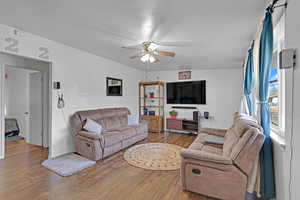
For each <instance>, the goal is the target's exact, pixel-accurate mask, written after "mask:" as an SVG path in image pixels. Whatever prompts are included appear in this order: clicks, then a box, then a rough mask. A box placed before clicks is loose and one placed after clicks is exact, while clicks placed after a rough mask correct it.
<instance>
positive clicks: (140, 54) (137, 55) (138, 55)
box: [129, 53, 145, 59]
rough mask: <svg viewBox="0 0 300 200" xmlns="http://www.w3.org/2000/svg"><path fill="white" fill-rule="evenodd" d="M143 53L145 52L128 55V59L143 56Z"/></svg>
mask: <svg viewBox="0 0 300 200" xmlns="http://www.w3.org/2000/svg"><path fill="white" fill-rule="evenodd" d="M144 55H145V53H139V54H136V55H133V56H130V57H129V58H130V59H135V58H140V57H142V56H144Z"/></svg>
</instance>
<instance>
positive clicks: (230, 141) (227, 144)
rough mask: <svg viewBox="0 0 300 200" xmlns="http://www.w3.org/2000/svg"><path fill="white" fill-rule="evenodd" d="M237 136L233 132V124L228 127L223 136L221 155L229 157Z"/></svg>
mask: <svg viewBox="0 0 300 200" xmlns="http://www.w3.org/2000/svg"><path fill="white" fill-rule="evenodd" d="M238 139H239V138H238V136H237V134H236V133H235V129H234V126H232V127H230V128H229V129H228V130H227V132H226V134H225V137H224V145H223V156H225V157H229V156H230V154H231V151H232V148H233V147H234V145H235V144H236V143H237V142H238Z"/></svg>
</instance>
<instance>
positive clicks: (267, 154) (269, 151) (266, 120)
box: [259, 9, 275, 199]
mask: <svg viewBox="0 0 300 200" xmlns="http://www.w3.org/2000/svg"><path fill="white" fill-rule="evenodd" d="M272 54H273V24H272V12H271V10H270V9H268V10H267V12H266V16H265V19H264V22H263V30H262V33H261V41H260V53H259V101H260V120H261V126H262V127H263V129H264V134H265V137H266V139H265V143H264V145H263V147H262V150H261V152H260V167H261V194H262V197H263V198H264V199H271V198H275V177H274V164H273V147H272V141H271V138H270V113H269V105H268V96H269V81H270V71H271V68H272Z"/></svg>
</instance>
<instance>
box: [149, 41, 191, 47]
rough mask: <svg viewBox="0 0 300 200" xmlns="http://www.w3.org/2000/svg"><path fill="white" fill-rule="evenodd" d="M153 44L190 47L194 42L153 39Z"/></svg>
mask: <svg viewBox="0 0 300 200" xmlns="http://www.w3.org/2000/svg"><path fill="white" fill-rule="evenodd" d="M154 43H155V44H157V45H159V46H169V47H190V46H195V45H196V43H195V42H193V41H177V42H158V41H154Z"/></svg>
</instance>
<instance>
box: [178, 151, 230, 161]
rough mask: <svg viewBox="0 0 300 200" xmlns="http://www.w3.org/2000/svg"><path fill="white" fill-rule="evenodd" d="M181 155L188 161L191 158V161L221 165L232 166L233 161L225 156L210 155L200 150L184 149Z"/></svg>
mask: <svg viewBox="0 0 300 200" xmlns="http://www.w3.org/2000/svg"><path fill="white" fill-rule="evenodd" d="M180 155H181V156H182V157H183V158H188V159H189V158H190V159H196V160H201V161H208V162H214V163H220V164H225V165H231V164H232V160H231V159H230V158H226V157H224V156H220V155H217V154H212V153H208V152H203V151H199V150H193V149H182V150H181V151H180Z"/></svg>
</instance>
